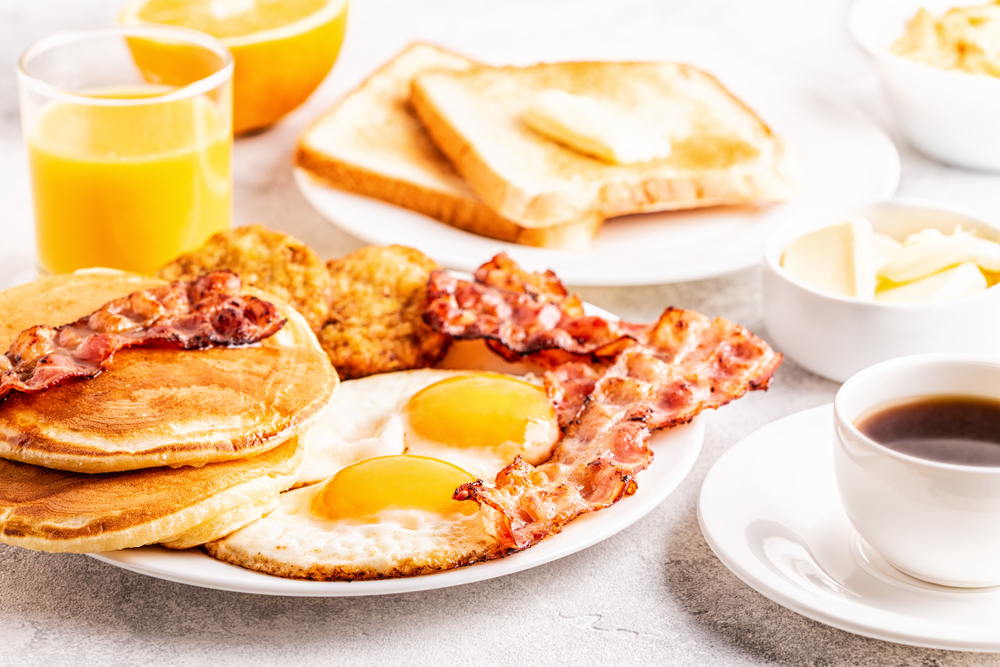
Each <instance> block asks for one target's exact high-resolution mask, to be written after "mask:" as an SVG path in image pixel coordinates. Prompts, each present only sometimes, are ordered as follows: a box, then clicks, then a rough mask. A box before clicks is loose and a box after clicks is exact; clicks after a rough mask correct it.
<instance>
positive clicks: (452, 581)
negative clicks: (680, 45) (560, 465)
mask: <svg viewBox="0 0 1000 667" xmlns="http://www.w3.org/2000/svg"><path fill="white" fill-rule="evenodd" d="M682 430H683V431H682ZM681 432H683V433H684V434H685V439H686V442H684V443H683V444H679V445H678V447H685V448H686V449H685V450H684V451H682V452H681V455H680V456H679V457H678V458H679V461H678V463H677V464H676V465H675V466H674V467H673V468H671V469H670V470H668V471H666V472H665V474H664V477H665V478H666V481H667V483H666V484H661V485H653V484H651V483H650V482H651V481H652V480H650V482H647V483H646V484H645V485H643V479H642V473H640V476H639V479H638V481H639V489H640V491H639V493H641V492H642V490H643V488H644V487H645V489H648V492H647V494H645V495H644V496H642V497H641V498H640V499H641V500H642V501H643V502H642V504H639V505H635V506H634V509H631V511H627V510H629V509H630V506H629V504H628V501H629V500H632V499H634V498H635V496H633V497H632V498H623V499H622V501H620V502H619V503H616V504H615V505H614V506H612V507H610V508H606V509H604V510H600V511H598V512H592V513H588V514H586V515H584V516H582V517H578V518H577V519H575V520H574V521H573V522H572V523H571V524H570V526H568V527H567V529H566V530H564V531H562V532H561V533H559V534H557V535H552V536H550V537H548V538H546V539H545V540H544V541H543V542H542V543H541V544H542V545H545V544H546V543H548V544H549V545H551V544H555V545H556V546H555V547H552V546H549V547H548V548H546V549H543V550H541V551H535V549H538V546H535V547H532V548H531V549H526V550H525V551H522V552H519V553H516V554H512V555H510V556H507V557H505V558H500V559H497V560H493V561H487V562H484V563H474V564H472V565H469V566H464V567H459V568H454V569H451V570H445V571H442V572H436V573H432V574H427V575H420V576H416V577H400V578H394V579H379V580H373V581H352V582H346V581H305V580H301V579H286V578H283V577H276V576H271V575H267V574H262V573H259V572H254V571H251V570H246V569H244V568H241V567H239V566H237V565H231V564H229V563H224V562H222V561H218V560H215V559H214V558H212V557H211V556H209V555H208V554H206V553H204V552H203V551H201V550H200V549H198V548H197V547H195V548H194V549H191V550H184V551H180V552H177V553H178V554H180V557H182V558H191V557H198V558H199V560H200V558H204V559H207V560H206V561H204V562H211V563H212V565H213V566H214V565H220V566H224V567H226V568H233V570H230V572H233V573H235V576H236V577H237V580H236V584H235V585H230V584H229V582H227V581H224V582H222V583H221V584H219V583H218V582H212V581H210V579H211V577H204V576H197V575H196V576H188V577H185V576H181V575H175V574H173V573H172V572H169V571H168V572H164V571H163V570H159V569H157V568H156V567H154V566H150V565H149V564H148V563H146V562H145V561H144V560H142V556H141V555H140V561H139V562H138V563H136V562H133V559H132V558H130V556H132V555H134V554H137V553H138V554H142V553H143V552H144V551H145V552H148V551H149V550H151V549H155V550H156V552H155V553H156V555H157V556H159V557H166V556H170V555H172V554H171V553H170V552H169V551H168V550H166V549H165V548H163V547H161V546H159V545H147V546H144V547H136V548H135V549H124V550H121V551H108V552H101V553H90V554H85V555H86V556H89V557H90V558H93V559H95V560H98V561H101V562H103V563H107V564H109V565H112V566H115V567H119V568H122V569H124V570H129V571H131V572H136V573H139V574H143V575H146V576H150V577H154V578H157V579H163V580H166V581H172V582H175V583H180V584H187V585H192V586H198V587H201V588H210V589H214V590H221V591H229V592H237V593H250V594H259V595H277V596H284V597H364V596H372V595H392V594H398V593H411V592H418V591H427V590H437V589H441V588H450V587H452V586H459V585H463V584H471V583H475V582H479V581H486V580H489V579H495V578H497V577H502V576H506V575H508V574H514V573H516V572H521V571H524V570H528V569H531V568H534V567H538V566H540V565H544V564H546V563H550V562H552V561H555V560H559V559H561V558H564V557H566V556H569V555H571V554H574V553H576V552H578V551H582V550H584V549H586V548H588V547H591V546H593V545H595V544H598V543H600V542H603V541H604V540H606V539H608V538H610V537H612V536H614V535H616V534H617V533H619V532H621V531H623V530H625V529H626V528H628V527H629V526H631V525H632V524H634V523H636V522H637V521H639V520H640V519H642V518H643V517H644V516H646V515H647V514H649V513H650V512H651V511H653V510H654V509H656V508H657V507H658V506H659V505H660V504H662V503H663V502H664V501H665V500H666V499H667V498H668V497H669V496H670V495H671V494H672V493H673V492H674V491H675V490H676V489H677V487H678V486H680V484H681V483H682V482H683V481H684V480H685V479H686V478H687V476H688V474H689V473H690V472H691V470H692V468H693V467H694V464H695V463H696V462H697V460H698V457H699V456H700V454H701V450H702V449H703V446H704V441H705V424H704V419H701V418H695V419H694V420H693V421H691V422H689V423H688V424H684V425H681V426H677V427H675V428H673V429H665V430H663V431H658V432H656V433H654V434H653V439H654V440H655V439H656V438H657V437H659V438H660V439H664V438H666V437H669V435H670V434H671V433H681ZM651 444H653V445H654V446H656V443H655V442H653V443H651ZM652 465H656V457H654V459H653V463H652V464H651V466H652ZM637 495H638V493H637ZM619 507H625V508H626V510H618V511H617V512H613V513H611V514H603V513H604V512H609V511H610V510H614V509H615V508H619ZM617 514H624V515H625V516H624V517H617V516H616V515H617ZM609 516H610V517H614V518H611V519H606V518H605V517H609ZM594 521H600V522H601V525H600V526H599V528H598V529H597V530H594V531H589V532H586V533H583V535H584V536H583V537H576V536H575V535H574V534H575V533H578V532H581V529H580V528H575V529H573V530H572V531H570V533H569V537H570V538H574V537H576V539H570V540H569V541H567V531H569V529H570V528H572V527H573V526H585V525H586V524H587V523H593V522H594ZM550 540H551V542H550ZM196 550H197V551H196ZM163 552H168V553H166V554H164V553H163ZM535 554H541V555H540V556H535ZM470 573H471V574H470ZM258 578H260V579H258ZM243 579H246V580H247V583H246V584H245V585H243V581H242V580H243ZM254 581H257V582H258V583H260V584H261V585H260V586H254V585H251V582H254ZM269 584H270V585H269Z"/></svg>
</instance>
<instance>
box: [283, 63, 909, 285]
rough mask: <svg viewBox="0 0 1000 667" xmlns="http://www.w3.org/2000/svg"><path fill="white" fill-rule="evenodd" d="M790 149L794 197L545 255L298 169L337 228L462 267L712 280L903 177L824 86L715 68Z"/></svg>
mask: <svg viewBox="0 0 1000 667" xmlns="http://www.w3.org/2000/svg"><path fill="white" fill-rule="evenodd" d="M712 71H713V73H714V74H716V75H717V76H719V78H720V79H721V80H722V81H723V83H725V84H726V86H727V87H728V88H729V89H730V90H732V91H733V92H734V93H736V94H737V95H738V96H740V97H741V98H742V99H743V100H744V101H746V102H747V103H748V104H749V105H750V106H751V107H752V108H753V109H754V110H755V111H756V112H757V113H759V114H760V116H761V117H762V118H764V119H765V121H766V122H767V123H768V124H769V125H770V126H771V127H772V129H773V130H774V131H775V132H776V133H777V134H779V135H781V136H782V137H784V138H785V139H786V140H787V141H788V143H789V144H790V145H791V146H792V147H793V149H794V150H795V151H796V152H797V153H798V155H799V158H800V161H801V163H802V181H801V184H800V190H799V194H798V196H797V197H796V198H795V199H794V200H792V201H791V202H789V203H787V204H783V205H775V206H770V207H765V208H762V209H755V208H752V207H726V208H715V209H702V210H699V211H689V212H673V213H648V214H643V215H630V216H623V217H620V218H615V219H613V220H610V221H608V222H607V223H605V225H604V227H603V228H602V229H601V232H600V234H598V236H597V238H596V239H595V240H594V243H593V244H592V246H591V247H590V248H587V249H584V250H551V249H544V248H531V247H528V246H522V245H515V244H511V243H504V242H501V241H495V240H493V239H488V238H485V237H482V236H477V235H475V234H470V233H468V232H463V231H460V230H458V229H455V228H453V227H449V226H448V225H445V224H443V223H441V222H438V221H436V220H433V219H431V218H428V217H426V216H423V215H420V214H419V213H414V212H413V211H409V210H407V209H404V208H400V207H397V206H393V205H391V204H387V203H385V202H382V201H379V200H376V199H370V198H368V197H363V196H360V195H354V194H350V193H347V192H344V191H341V190H337V189H335V188H332V187H328V186H326V185H324V184H322V183H321V182H319V181H317V180H316V179H314V178H312V177H311V176H309V175H308V174H307V173H306V172H304V171H301V170H296V172H295V182H296V183H297V184H298V186H299V189H300V190H301V191H302V194H303V195H305V198H306V199H307V200H308V201H309V203H310V204H312V206H313V207H314V208H316V210H317V211H319V212H320V213H321V214H322V215H323V216H324V217H326V218H327V219H328V220H330V221H331V222H332V223H333V224H335V225H337V226H338V227H340V228H342V229H343V230H345V231H347V232H348V233H350V234H352V235H354V236H356V237H358V238H360V239H362V240H364V241H367V242H370V243H380V244H389V243H401V244H403V245H408V246H411V247H414V248H418V249H419V250H421V251H423V252H424V253H426V254H427V255H429V256H431V257H433V258H434V259H436V260H437V261H438V262H440V263H441V264H443V265H445V266H447V267H449V268H453V269H463V270H467V271H471V270H474V269H475V268H476V267H477V266H479V265H480V264H481V263H483V262H484V261H486V260H487V259H489V258H490V257H492V256H493V255H494V254H496V253H497V252H500V251H501V250H503V251H506V252H507V253H508V254H509V255H510V256H511V257H512V258H514V259H515V260H516V261H517V262H518V263H519V264H521V266H523V267H524V268H526V269H529V270H532V271H538V270H544V269H552V270H554V271H555V272H556V273H557V274H559V277H560V278H561V279H562V280H563V282H565V283H567V284H570V285H609V286H614V285H648V284H658V283H669V282H682V281H686V280H697V279H700V278H707V277H711V276H716V275H720V274H724V273H728V272H731V271H736V270H738V269H742V268H746V267H749V266H754V265H756V264H758V263H759V262H760V259H761V248H762V247H763V243H764V239H765V237H766V236H767V234H768V232H769V231H770V230H771V229H772V228H773V227H774V226H775V225H777V224H778V223H780V222H781V221H782V220H785V219H786V218H788V217H791V216H795V215H798V214H799V213H801V212H802V211H805V210H807V209H810V208H815V207H837V208H842V207H846V206H851V205H852V204H865V203H870V202H872V201H876V200H881V199H888V198H890V197H892V195H893V194H894V193H895V191H896V185H897V184H898V182H899V154H898V153H897V152H896V148H895V146H894V145H893V144H892V141H891V140H890V139H889V138H888V137H887V136H886V134H885V133H884V132H883V131H882V130H881V129H880V128H879V127H878V126H877V125H875V123H874V122H872V121H871V120H870V119H868V118H867V117H866V116H865V115H864V114H862V113H861V112H860V111H858V110H856V109H854V108H853V107H850V106H847V105H845V104H844V103H842V102H839V101H837V100H834V99H832V98H830V97H827V96H825V95H823V94H821V93H817V92H813V91H810V90H808V89H805V88H802V87H799V86H796V85H794V84H791V83H789V82H787V81H784V80H782V79H776V78H774V77H771V76H769V75H764V74H761V73H759V72H755V71H753V70H749V71H746V70H743V69H742V68H735V67H732V66H728V67H724V68H719V67H714V68H713V69H712Z"/></svg>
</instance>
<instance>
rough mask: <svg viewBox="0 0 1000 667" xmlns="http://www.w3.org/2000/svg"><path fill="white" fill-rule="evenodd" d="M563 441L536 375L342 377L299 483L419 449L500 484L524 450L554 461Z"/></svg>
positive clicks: (532, 459) (312, 434) (312, 438)
mask: <svg viewBox="0 0 1000 667" xmlns="http://www.w3.org/2000/svg"><path fill="white" fill-rule="evenodd" d="M558 439H559V425H558V423H557V422H556V416H555V410H554V409H553V407H552V404H551V402H550V401H549V400H548V398H547V397H546V395H545V392H544V390H543V389H542V387H541V386H539V384H538V381H537V380H536V379H535V378H534V377H533V376H525V377H524V378H518V377H514V376H510V375H503V374H501V373H480V372H468V371H464V372H463V371H443V370H433V369H424V370H416V371H404V372H399V373H384V374H381V375H372V376H369V377H366V378H362V379H360V380H350V381H347V382H342V383H341V385H340V387H339V388H338V389H337V394H336V395H335V396H334V398H333V401H332V402H331V405H330V409H329V410H328V411H327V412H326V415H325V417H324V419H323V421H322V422H320V423H319V424H317V425H316V426H314V427H313V428H312V429H310V430H309V432H308V433H307V434H306V436H305V442H306V464H305V466H304V469H303V472H302V474H301V476H300V477H299V480H298V483H297V486H302V485H306V484H315V483H317V482H320V481H322V480H324V479H326V478H328V477H330V476H331V475H334V474H335V473H336V472H337V471H338V470H341V469H343V468H345V467H347V466H349V465H351V464H352V463H355V462H357V461H361V460H364V459H368V458H373V457H376V456H389V455H392V454H403V453H404V452H405V453H406V454H414V455H419V456H428V457H431V458H437V459H441V460H443V461H448V462H450V463H453V464H455V465H457V466H458V467H460V468H462V469H464V470H466V471H468V472H469V473H471V474H472V475H474V476H475V477H476V478H478V479H483V480H485V481H487V482H493V481H494V479H495V478H496V474H497V472H499V471H500V470H501V469H502V468H503V467H504V466H506V465H507V464H509V463H510V462H511V461H513V460H514V457H515V456H517V455H518V454H520V455H521V456H522V457H523V458H524V459H525V460H526V461H527V462H528V463H531V464H538V463H541V462H543V461H545V460H547V459H548V458H549V455H550V454H551V452H552V447H553V446H554V445H555V443H556V441H557V440H558Z"/></svg>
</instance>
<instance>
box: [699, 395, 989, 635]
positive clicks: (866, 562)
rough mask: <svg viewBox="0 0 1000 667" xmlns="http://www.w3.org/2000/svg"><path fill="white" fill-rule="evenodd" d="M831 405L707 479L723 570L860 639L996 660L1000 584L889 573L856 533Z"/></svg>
mask: <svg viewBox="0 0 1000 667" xmlns="http://www.w3.org/2000/svg"><path fill="white" fill-rule="evenodd" d="M833 437H834V436H833V405H832V404H830V405H824V406H821V407H818V408H813V409H811V410H805V411H803V412H799V413H797V414H794V415H791V416H789V417H785V418H784V419H780V420H778V421H776V422H774V423H772V424H769V425H767V426H765V427H764V428H762V429H760V430H758V431H756V432H754V433H752V434H750V435H749V436H747V437H746V438H744V439H743V440H741V441H740V442H739V443H737V444H736V445H735V446H734V447H733V448H732V449H730V450H729V451H728V452H726V454H724V455H723V456H722V458H720V459H719V460H718V461H717V462H716V463H715V465H714V466H713V467H712V470H711V471H710V472H709V473H708V476H707V477H706V478H705V482H704V484H703V485H702V488H701V496H700V498H699V501H698V521H699V523H700V525H701V530H702V533H704V535H705V539H706V540H707V541H708V544H709V546H710V547H711V548H712V550H713V551H714V552H715V555H716V556H718V557H719V560H721V561H722V562H723V563H724V564H725V566H726V567H728V568H729V569H730V570H732V572H733V573H734V574H735V575H736V576H737V577H739V578H740V579H742V580H743V581H744V582H745V583H746V584H748V585H749V586H750V587H752V588H754V589H755V590H757V591H758V592H759V593H761V594H762V595H764V596H766V597H768V598H770V599H771V600H774V601H775V602H777V603H778V604H780V605H782V606H784V607H787V608H788V609H791V610H792V611H794V612H797V613H799V614H802V615H803V616H807V617H809V618H811V619H813V620H816V621H819V622H821V623H826V624H827V625H832V626H833V627H835V628H840V629H841V630H847V631H848V632H854V633H857V634H859V635H865V636H867V637H873V638H875V639H883V640H886V641H891V642H898V643H901V644H911V645H913V646H923V647H926V648H939V649H951V650H961V651H1000V621H998V620H997V619H1000V586H994V587H990V588H973V589H968V588H951V587H949V586H939V585H936V584H931V583H927V582H924V581H921V580H919V579H915V578H913V577H911V576H909V575H907V574H904V573H903V572H901V571H899V570H897V569H895V568H894V567H893V566H892V565H890V564H889V563H888V562H887V561H886V560H885V559H884V558H883V557H882V556H881V554H879V553H878V552H877V551H875V550H874V549H872V548H871V547H870V546H869V545H868V544H867V543H866V542H865V541H864V540H862V539H861V537H860V536H859V535H858V534H857V532H856V531H855V530H854V527H853V526H852V525H851V523H850V521H849V520H848V519H847V515H846V514H845V513H844V511H843V509H842V508H841V505H840V498H839V496H838V494H837V488H836V483H835V480H834V472H833Z"/></svg>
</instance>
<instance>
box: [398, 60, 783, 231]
mask: <svg viewBox="0 0 1000 667" xmlns="http://www.w3.org/2000/svg"><path fill="white" fill-rule="evenodd" d="M551 89H556V90H562V91H565V92H568V93H572V94H575V95H584V96H588V97H591V98H594V99H597V100H598V101H600V102H601V103H603V104H604V105H606V106H607V107H610V108H611V109H613V110H614V112H615V113H616V114H617V115H620V116H622V117H627V118H633V119H635V120H637V121H639V122H641V123H642V124H643V126H644V127H646V128H648V129H649V130H650V131H655V132H657V133H658V134H662V135H663V136H664V137H665V138H668V139H669V141H670V144H671V149H672V151H671V154H670V155H669V157H666V158H663V159H658V160H651V161H648V162H639V163H632V164H613V163H609V162H604V161H602V160H600V159H597V158H593V157H589V156H587V155H584V154H583V153H580V152H577V151H576V150H574V149H572V148H569V147H568V146H564V145H562V144H560V143H556V142H555V141H552V140H550V139H547V138H545V137H543V136H542V135H540V134H537V133H536V132H534V131H532V130H531V129H529V127H528V126H527V125H526V124H525V122H524V120H523V119H524V115H525V113H526V112H527V111H528V109H529V107H530V106H531V104H532V103H533V101H534V100H535V98H536V97H537V96H538V95H539V94H540V93H542V92H543V91H545V90H551ZM411 102H412V103H413V106H414V109H415V110H416V112H417V115H418V116H419V117H420V119H421V120H422V121H423V123H424V125H425V127H426V128H427V130H428V133H429V134H430V136H431V138H432V139H433V140H434V142H435V144H437V146H438V147H439V148H440V149H441V151H442V152H443V153H444V154H445V155H447V156H448V158H449V159H450V160H451V161H452V163H453V164H454V165H455V167H456V169H457V170H458V172H459V173H460V174H461V175H462V176H463V177H464V178H465V180H466V181H467V182H468V183H469V185H470V186H472V189H473V190H474V191H475V193H476V194H477V195H479V197H480V199H482V200H483V201H484V202H486V204H487V205H488V206H489V207H490V208H492V209H493V210H495V211H496V212H497V213H499V214H500V215H501V216H503V217H504V218H507V219H509V220H512V221H514V222H516V223H517V224H519V225H523V226H524V227H528V228H536V229H539V228H547V227H550V226H553V225H558V224H561V223H563V222H565V221H566V220H570V219H573V218H574V217H577V216H580V215H583V214H584V213H585V212H597V213H599V214H600V215H601V216H602V217H611V216H616V215H623V214H626V213H637V212H643V211H664V210H673V209H688V208H697V207H702V206H714V205H720V204H745V203H750V202H764V201H782V200H786V199H789V198H791V196H792V195H793V193H794V185H793V180H794V177H793V172H794V169H793V168H792V166H791V165H790V163H789V162H790V160H789V155H788V152H787V150H786V148H785V145H784V143H783V142H782V141H781V139H780V138H778V137H776V136H775V135H774V134H772V133H771V131H770V129H768V127H767V125H765V124H764V122H763V121H762V120H761V119H760V118H758V117H757V115H756V114H755V113H754V112H753V111H751V110H750V109H749V108H748V107H747V106H746V105H745V104H743V103H742V102H741V101H740V100H738V99H737V98H736V97H734V96H733V95H732V94H730V93H729V92H728V91H727V90H726V89H725V88H724V87H723V86H722V85H721V84H720V83H719V82H718V81H717V80H716V79H715V78H713V77H712V76H711V75H709V74H707V73H705V72H703V71H701V70H699V69H697V68H695V67H692V66H690V65H683V64H677V63H648V62H626V63H616V62H567V63H552V64H539V65H533V66H530V67H485V66H478V67H472V68H467V69H465V70H462V71H450V72H444V71H440V72H430V73H426V74H423V75H420V76H418V77H417V78H416V79H415V80H414V85H413V93H412V97H411Z"/></svg>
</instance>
